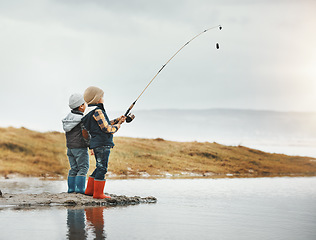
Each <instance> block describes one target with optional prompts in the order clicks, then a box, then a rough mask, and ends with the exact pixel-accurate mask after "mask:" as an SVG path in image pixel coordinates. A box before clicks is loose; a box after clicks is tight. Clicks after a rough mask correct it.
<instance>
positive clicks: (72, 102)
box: [69, 93, 84, 109]
mask: <svg viewBox="0 0 316 240" xmlns="http://www.w3.org/2000/svg"><path fill="white" fill-rule="evenodd" d="M82 104H84V99H83V96H82V94H80V93H74V94H71V96H70V98H69V107H70V108H71V109H75V108H77V107H79V106H81V105H82Z"/></svg>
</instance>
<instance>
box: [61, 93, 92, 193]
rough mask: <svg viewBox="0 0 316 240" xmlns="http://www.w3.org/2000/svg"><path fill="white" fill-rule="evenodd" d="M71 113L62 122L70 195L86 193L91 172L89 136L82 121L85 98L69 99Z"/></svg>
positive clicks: (75, 95)
mask: <svg viewBox="0 0 316 240" xmlns="http://www.w3.org/2000/svg"><path fill="white" fill-rule="evenodd" d="M69 107H70V108H71V112H70V113H69V114H68V115H67V116H66V117H65V118H64V119H63V120H62V123H63V128H64V130H65V132H66V140H67V148H68V149H67V156H68V160H69V164H70V170H69V173H68V193H72V192H77V193H84V192H85V185H86V175H87V172H88V170H89V154H88V146H89V134H88V133H87V131H86V130H85V129H84V127H83V124H82V122H81V119H82V117H83V112H84V110H85V109H86V105H85V101H84V99H83V96H82V95H81V94H79V93H75V94H72V95H71V96H70V98H69Z"/></svg>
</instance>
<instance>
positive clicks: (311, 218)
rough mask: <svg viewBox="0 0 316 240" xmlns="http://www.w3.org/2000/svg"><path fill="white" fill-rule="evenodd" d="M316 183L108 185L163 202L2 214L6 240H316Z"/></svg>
mask: <svg viewBox="0 0 316 240" xmlns="http://www.w3.org/2000/svg"><path fill="white" fill-rule="evenodd" d="M315 186H316V177H302V178H290V177H282V178H280V177H277V178H238V179H236V178H234V179H233V178H232V179H230V178H225V179H158V180H148V179H137V180H108V182H107V191H108V192H111V193H115V194H124V195H128V196H134V195H139V196H150V195H152V196H155V197H157V198H158V202H157V203H156V204H141V205H136V206H128V207H113V208H104V207H95V208H86V209H84V208H71V207H42V208H36V209H18V210H15V209H12V208H2V209H1V208H0V209H1V210H0V239H15V240H16V239H45V240H48V239H79V240H80V239H124V240H125V239H221V240H224V239H247V240H249V239H256V240H258V239H264V240H266V239H284V240H291V239H293V240H294V239H295V240H297V239H300V240H304V239H306V240H313V239H316V203H315V201H316V188H315ZM0 189H1V190H2V192H4V193H9V192H10V193H22V192H23V193H40V192H44V191H49V192H53V193H58V192H62V191H65V190H66V181H40V180H37V179H34V178H30V179H8V180H4V179H3V180H0Z"/></svg>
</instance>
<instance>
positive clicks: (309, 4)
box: [0, 0, 316, 131]
mask: <svg viewBox="0 0 316 240" xmlns="http://www.w3.org/2000/svg"><path fill="white" fill-rule="evenodd" d="M315 12H316V1H314V0H310V1H308V0H300V1H294V0H293V1H291V0H283V1H281V0H257V1H256V0H183V1H181V0H173V1H170V0H168V1H167V0H160V1H148V0H147V1H146V0H136V1H130V0H129V1H128V0H124V1H120V0H117V1H108V0H12V1H6V0H0V41H1V44H0V53H1V54H0V79H1V88H0V100H1V103H2V109H1V118H0V126H8V125H12V126H25V127H28V128H31V129H37V130H42V131H45V130H58V131H61V130H62V128H61V123H60V120H61V119H62V118H63V117H64V116H65V115H66V114H67V113H68V112H69V107H68V98H69V96H70V94H71V93H73V92H79V93H83V92H84V90H85V89H86V88H87V87H89V86H91V85H94V86H98V87H100V88H102V89H104V92H105V106H106V108H107V109H108V110H110V111H114V110H115V111H122V113H124V112H125V111H126V109H127V108H128V107H129V105H130V104H131V103H132V102H133V101H134V100H135V99H136V98H137V96H138V95H139V94H140V92H141V91H142V90H143V88H144V87H145V86H146V85H147V83H148V82H149V81H150V80H151V79H152V77H153V76H154V75H155V74H156V72H157V71H158V70H159V69H160V67H161V66H162V65H163V64H164V63H165V62H166V61H167V60H168V59H169V58H170V57H171V56H172V55H173V54H174V53H175V52H176V51H177V50H178V49H179V48H180V47H181V46H182V45H183V44H184V43H186V42H187V41H188V40H190V39H191V38H192V37H193V36H195V35H196V34H198V33H199V32H201V31H203V30H204V29H207V28H209V27H212V26H216V25H219V24H221V25H222V26H223V29H222V30H221V31H219V30H218V29H213V30H210V31H209V32H206V33H204V34H202V35H201V36H200V37H199V38H196V39H195V40H194V41H192V42H191V43H190V44H189V45H187V46H186V47H185V48H184V49H183V50H182V51H181V52H180V53H179V54H178V55H177V56H176V57H175V58H174V59H173V60H172V62H170V63H169V64H168V65H167V67H166V68H165V69H164V70H163V71H162V72H161V74H160V75H159V76H158V77H157V78H156V79H155V80H154V82H153V84H152V85H151V86H150V87H149V88H148V90H147V91H146V92H145V94H144V95H143V96H142V98H140V100H139V101H138V103H137V105H136V106H135V109H138V110H140V109H165V108H172V109H175V108H176V109H208V108H238V109H257V110H261V109H263V110H276V111H315V109H316V30H315V29H316V14H315ZM216 42H219V43H220V46H221V48H220V50H216V48H215V44H216ZM110 117H112V116H110ZM113 117H116V116H113Z"/></svg>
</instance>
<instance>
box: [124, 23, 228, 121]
mask: <svg viewBox="0 0 316 240" xmlns="http://www.w3.org/2000/svg"><path fill="white" fill-rule="evenodd" d="M214 28H218V29H219V30H222V26H221V25H217V26H215V27H211V28H208V29H206V30H204V31H203V32H200V33H199V34H197V35H195V36H194V37H193V38H192V39H190V40H189V41H188V42H186V43H185V44H184V45H183V46H182V47H181V48H180V49H179V50H178V51H177V52H176V53H175V54H173V55H172V57H171V58H169V59H168V61H167V62H166V63H165V64H164V65H162V67H161V68H160V69H159V71H158V72H157V73H156V75H155V76H154V77H153V78H152V79H151V80H150V82H149V83H148V84H147V86H146V87H145V88H144V90H143V91H142V92H141V93H140V94H139V96H138V97H137V98H136V100H135V101H134V102H133V103H132V105H131V106H130V107H129V108H128V109H127V111H126V113H125V114H124V116H126V117H127V118H126V122H128V123H129V122H131V121H132V120H133V119H134V118H135V116H134V115H132V114H129V113H130V111H131V110H132V108H133V107H134V105H135V104H136V102H137V101H138V99H139V98H140V97H141V96H142V95H143V93H144V92H145V91H146V89H147V88H148V87H149V85H150V84H151V83H152V82H153V81H154V79H155V78H156V77H157V76H158V74H159V73H160V72H161V71H162V70H163V69H164V68H165V66H166V65H167V64H168V63H169V62H170V61H171V60H172V59H173V58H174V57H175V56H176V55H177V54H178V53H179V52H180V51H181V50H182V49H183V48H184V47H185V46H187V45H188V44H189V43H190V42H192V41H193V40H194V39H196V38H197V37H199V36H200V35H202V34H203V33H205V32H207V31H209V30H212V29H214ZM215 47H216V49H219V44H218V43H216V45H215Z"/></svg>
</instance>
